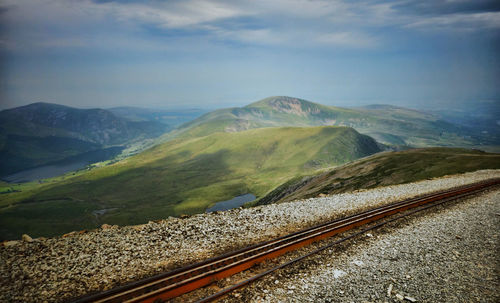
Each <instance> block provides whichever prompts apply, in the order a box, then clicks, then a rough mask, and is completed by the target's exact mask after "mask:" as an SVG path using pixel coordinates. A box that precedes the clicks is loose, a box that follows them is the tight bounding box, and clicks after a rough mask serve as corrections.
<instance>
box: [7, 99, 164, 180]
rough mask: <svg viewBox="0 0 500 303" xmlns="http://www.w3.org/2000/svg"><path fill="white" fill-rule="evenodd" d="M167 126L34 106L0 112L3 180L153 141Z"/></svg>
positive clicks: (100, 113)
mask: <svg viewBox="0 0 500 303" xmlns="http://www.w3.org/2000/svg"><path fill="white" fill-rule="evenodd" d="M166 130H167V127H166V126H165V125H164V124H161V123H158V122H150V121H129V120H126V119H123V118H120V117H117V116H115V115H114V114H112V113H111V112H109V111H106V110H102V109H77V108H72V107H67V106H62V105H57V104H49V103H33V104H30V105H27V106H22V107H17V108H14V109H8V110H3V111H1V112H0V158H1V159H2V161H1V162H0V176H5V175H8V174H11V173H14V172H17V171H20V170H24V169H28V168H31V167H36V166H40V165H44V164H48V163H52V162H55V161H60V160H63V159H65V158H68V157H74V156H77V155H79V154H83V153H86V152H89V151H94V150H98V149H101V148H105V147H109V146H113V145H124V144H127V143H130V142H134V141H137V140H141V139H144V138H152V137H156V136H159V135H161V134H163V133H164V132H165V131H166Z"/></svg>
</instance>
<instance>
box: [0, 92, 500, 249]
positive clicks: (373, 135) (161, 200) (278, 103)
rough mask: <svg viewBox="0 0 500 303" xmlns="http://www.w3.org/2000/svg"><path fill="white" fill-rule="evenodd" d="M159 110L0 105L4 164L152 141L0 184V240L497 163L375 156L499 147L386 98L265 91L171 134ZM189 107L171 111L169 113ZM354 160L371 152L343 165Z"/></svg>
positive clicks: (461, 157) (490, 158) (471, 155)
mask: <svg viewBox="0 0 500 303" xmlns="http://www.w3.org/2000/svg"><path fill="white" fill-rule="evenodd" d="M165 114H166V113H165V112H161V111H159V112H155V111H154V110H146V109H139V108H115V109H110V110H102V109H89V110H83V109H73V108H68V107H64V106H59V105H53V104H45V103H37V104H32V105H29V106H26V107H21V108H17V109H12V110H6V111H2V112H0V138H1V141H0V142H1V145H0V146H1V149H0V152H1V154H0V156H1V157H2V165H3V166H2V169H3V170H4V171H8V170H9V168H10V167H9V165H12V163H14V164H17V165H18V166H17V167H18V168H19V167H20V166H22V165H21V164H22V163H28V164H29V165H40V163H41V164H43V163H50V161H54V159H59V158H68V157H71V156H74V155H75V154H76V155H77V154H79V153H84V152H85V151H88V150H93V149H102V148H106V147H110V146H115V145H121V146H130V145H133V143H134V142H142V141H141V140H144V138H150V139H151V138H153V139H151V140H150V145H144V146H146V147H149V146H152V147H150V148H146V147H142V148H139V149H138V150H137V151H138V153H137V154H135V155H133V156H130V157H126V158H123V159H122V160H120V161H118V162H116V161H114V162H112V163H107V164H103V165H100V166H99V167H95V168H92V169H90V170H86V171H79V172H73V173H72V174H68V175H64V176H60V177H57V178H52V179H47V180H44V182H42V183H40V184H38V183H35V182H31V183H24V184H12V183H10V184H9V183H0V193H1V195H0V235H1V238H2V239H9V238H17V237H18V236H19V235H20V234H22V233H30V234H31V235H32V236H42V235H44V236H47V235H59V234H62V233H65V232H69V231H72V230H81V229H89V228H95V227H98V226H100V225H101V224H103V223H108V224H119V225H129V224H140V223H144V222H147V221H148V220H156V219H160V218H165V217H167V216H179V215H182V214H195V213H200V212H204V211H205V210H206V209H207V208H209V207H211V206H213V205H214V203H216V202H217V201H223V200H228V199H231V198H234V197H236V196H240V195H244V194H253V195H255V196H256V197H257V199H258V200H257V201H256V202H253V203H254V204H255V203H257V204H267V203H274V202H280V201H285V200H286V201H288V199H289V198H291V197H292V198H297V197H298V198H301V197H307V196H310V195H312V196H314V195H319V194H329V193H334V192H337V191H338V190H355V189H359V188H363V187H370V186H375V185H380V184H392V183H390V182H410V181H414V180H415V178H417V179H422V178H427V177H433V176H438V175H442V174H444V173H457V172H463V171H469V170H473V169H479V168H497V167H498V156H496V157H495V156H494V155H490V154H486V153H483V152H480V151H472V152H471V151H466V150H450V149H441V150H435V149H434V150H432V151H426V150H423V151H422V152H413V151H405V152H400V153H381V154H380V152H381V151H384V150H391V149H392V150H394V149H397V150H399V149H408V148H411V147H426V146H468V147H477V146H479V147H481V146H486V145H497V146H498V145H499V144H498V142H496V141H495V140H496V139H495V137H494V136H492V135H490V134H489V133H483V132H479V135H478V132H477V129H474V128H472V127H468V126H467V125H465V124H463V123H462V124H458V123H453V121H444V120H443V119H442V116H439V115H438V114H429V113H424V112H420V111H415V110H410V109H405V108H400V107H394V106H388V105H372V106H366V107H361V108H340V107H333V106H325V105H321V104H317V103H313V102H309V101H306V100H302V99H298V98H292V97H270V98H266V99H263V100H261V101H258V102H255V103H252V104H249V105H247V106H244V107H237V108H227V109H220V110H216V111H213V112H209V113H206V114H204V115H202V116H200V117H198V118H196V119H194V120H192V121H189V122H186V123H184V124H181V125H179V126H178V127H177V128H175V129H174V130H172V131H169V132H168V130H169V128H170V126H169V125H166V124H165V122H166V121H167V120H165V119H167V118H165V117H167V116H165ZM199 114H201V112H199V111H194V112H188V113H187V114H186V116H182V114H181V115H178V116H175V115H174V116H175V117H177V118H175V119H174V120H175V121H177V122H176V123H180V122H179V121H180V120H182V119H188V118H186V117H191V118H194V117H195V116H197V115H199ZM181 116H182V117H184V118H179V117H181ZM162 117H163V118H162ZM164 118H165V119H164ZM176 119H177V120H176ZM179 119H180V120H179ZM159 120H160V121H161V122H159ZM158 136H159V137H158ZM377 141H378V142H377ZM380 142H381V143H383V144H381V143H380ZM373 154H377V155H374V156H372V157H369V156H370V155H373ZM58 157H59V158H58ZM364 157H369V158H367V159H368V160H365V159H361V160H359V161H358V162H353V163H352V165H351V164H350V162H352V161H355V160H357V159H360V158H364ZM4 159H5V160H7V161H4ZM370 159H371V160H370ZM44 161H45V162H44ZM370 161H371V162H370ZM462 161H464V163H462ZM341 165H347V166H346V167H347V168H345V169H344V166H341ZM339 166H340V167H339ZM341 168H342V170H340V169H341ZM10 169H11V168H10ZM318 174H319V175H318ZM324 174H327V175H324ZM325 176H326V177H325ZM304 178H305V179H304ZM339 188H340V189H339Z"/></svg>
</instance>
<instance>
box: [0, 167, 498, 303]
mask: <svg viewBox="0 0 500 303" xmlns="http://www.w3.org/2000/svg"><path fill="white" fill-rule="evenodd" d="M499 177H500V170H484V171H478V172H474V173H467V174H463V175H455V176H448V177H443V178H438V179H434V180H425V181H421V182H416V183H410V184H403V185H396V186H388V187H383V188H377V189H373V190H364V191H359V192H355V193H350V194H341V195H334V196H330V197H323V198H313V199H307V200H300V201H294V202H290V203H283V204H278V205H266V206H260V207H255V208H251V209H235V210H230V211H226V212H216V213H209V214H200V215H195V216H192V217H189V218H185V219H178V218H169V219H166V220H162V221H157V222H150V223H148V224H144V225H138V226H128V227H118V226H107V225H104V226H103V228H101V229H98V230H93V231H82V232H74V233H70V234H67V235H65V236H63V237H58V238H51V239H45V238H39V239H34V240H31V239H30V238H29V237H26V238H25V239H24V240H23V241H9V242H4V243H3V246H0V302H19V301H22V302H44V301H47V302H60V301H65V300H67V299H68V298H72V297H75V296H79V295H83V294H85V293H88V292H91V291H97V290H104V289H109V288H111V287H113V286H117V285H120V284H123V283H126V282H128V281H132V280H135V279H138V278H141V277H146V276H149V275H152V274H155V273H157V272H162V271H165V270H169V269H172V268H175V267H178V266H180V265H185V264H188V263H193V262H196V261H200V260H203V259H206V258H208V257H212V256H215V255H218V254H220V253H222V252H227V251H230V250H233V249H236V248H240V247H244V246H246V245H249V244H252V243H256V242H260V241H263V240H267V239H270V238H273V237H277V236H281V235H284V234H287V233H290V232H293V231H296V230H299V229H302V228H305V227H309V226H311V225H314V224H317V223H319V222H323V221H325V220H331V219H334V218H337V217H339V216H343V215H346V214H349V213H353V212H357V211H360V210H363V209H366V208H370V207H374V206H377V205H382V204H387V203H391V202H394V201H396V200H401V199H405V198H409V197H412V196H415V195H421V194H425V193H429V192H433V191H438V190H442V189H446V188H451V187H456V186H461V185H464V184H469V183H474V182H479V181H481V180H485V179H490V178H499ZM497 229H498V228H497ZM356 268H357V267H356ZM360 268H362V266H360ZM339 270H341V269H339ZM344 271H345V270H344ZM345 272H348V271H345ZM340 274H341V273H340ZM410 275H411V273H410ZM346 276H348V277H349V276H351V275H346ZM394 287H396V283H395V282H394ZM342 301H343V300H342Z"/></svg>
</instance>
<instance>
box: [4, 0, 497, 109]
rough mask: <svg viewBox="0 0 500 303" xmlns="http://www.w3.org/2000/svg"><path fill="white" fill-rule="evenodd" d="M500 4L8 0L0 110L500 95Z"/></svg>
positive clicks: (456, 0)
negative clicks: (40, 105)
mask: <svg viewBox="0 0 500 303" xmlns="http://www.w3.org/2000/svg"><path fill="white" fill-rule="evenodd" d="M499 54H500V1H497V0H491V1H490V0H414V1H413V0H401V1H362V0H361V1H352V0H345V1H342V0H332V1H324V0H318V1H314V0H262V1H261V0H253V1H237V0H227V1H224V0H222V1H215V0H210V1H208V0H207V1H205V0H183V1H168V0H167V1H159V0H158V1H156V0H151V1H135V0H121V1H119V0H117V1H111V0H0V60H1V61H0V102H1V104H0V108H8V107H13V106H19V105H24V104H28V103H32V102H37V101H45V102H53V103H60V104H66V105H71V106H77V107H111V106H120V105H135V106H145V107H153V106H156V107H166V108H179V107H192V106H195V107H204V108H216V107H222V106H239V105H244V104H247V103H250V102H253V101H256V100H259V99H261V98H264V97H267V96H272V95H289V96H295V97H300V98H304V99H308V100H311V101H316V102H320V103H325V104H336V105H343V106H345V105H361V104H369V103H388V104H400V105H405V106H410V107H414V108H418V107H430V106H436V105H439V106H450V105H455V104H461V105H463V104H466V103H468V102H478V101H481V100H498V101H499V102H500V88H499V87H500V85H499V83H500V55H499Z"/></svg>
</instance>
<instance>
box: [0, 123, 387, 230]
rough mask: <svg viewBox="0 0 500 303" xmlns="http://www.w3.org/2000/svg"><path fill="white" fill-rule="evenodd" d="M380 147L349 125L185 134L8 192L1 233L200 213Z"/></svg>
mask: <svg viewBox="0 0 500 303" xmlns="http://www.w3.org/2000/svg"><path fill="white" fill-rule="evenodd" d="M379 151H380V149H379V147H378V145H377V143H376V142H375V141H374V140H373V139H372V138H370V137H368V136H364V135H360V134H359V133H358V132H356V131H355V130H354V129H352V128H346V127H309V128H291V127H290V128H264V129H255V130H249V131H244V132H237V133H215V134H212V135H209V136H205V137H199V138H194V139H177V140H173V141H170V142H167V143H164V144H161V145H157V146H155V147H153V148H151V149H149V150H146V151H145V152H142V153H140V154H138V155H136V156H133V157H130V158H127V159H125V160H123V161H120V162H118V163H115V164H113V165H110V166H105V167H102V168H98V169H94V170H91V171H89V172H87V173H85V174H82V175H80V176H77V177H73V178H70V179H67V180H65V181H61V182H54V183H50V182H49V183H47V184H42V185H37V186H35V187H34V188H33V189H31V190H23V191H22V192H16V193H9V194H3V195H0V207H2V208H0V234H2V235H3V237H6V238H12V237H14V238H17V237H18V236H19V235H20V234H21V233H23V232H27V233H30V234H33V235H34V236H39V235H55V234H61V233H64V232H68V231H71V230H75V229H83V228H92V227H96V226H99V225H100V224H102V223H110V224H136V223H143V222H147V221H148V220H154V219H159V218H165V217H167V216H169V215H179V214H183V213H186V214H193V213H199V212H203V211H204V210H205V209H206V208H207V207H209V206H211V205H212V204H213V203H214V202H217V201H222V200H227V199H230V198H233V197H234V196H238V195H241V194H245V193H252V194H254V195H256V196H263V195H264V194H266V193H267V192H268V191H269V190H271V189H273V188H274V187H276V186H277V185H279V184H282V183H283V182H285V181H286V180H288V179H290V178H291V177H293V176H296V175H297V174H304V173H308V172H312V171H314V170H316V169H318V168H325V167H330V166H333V165H338V164H342V163H346V162H348V161H352V160H354V159H357V158H360V157H364V156H368V155H370V154H373V153H376V152H379ZM98 210H101V212H95V211H98Z"/></svg>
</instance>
